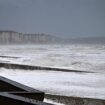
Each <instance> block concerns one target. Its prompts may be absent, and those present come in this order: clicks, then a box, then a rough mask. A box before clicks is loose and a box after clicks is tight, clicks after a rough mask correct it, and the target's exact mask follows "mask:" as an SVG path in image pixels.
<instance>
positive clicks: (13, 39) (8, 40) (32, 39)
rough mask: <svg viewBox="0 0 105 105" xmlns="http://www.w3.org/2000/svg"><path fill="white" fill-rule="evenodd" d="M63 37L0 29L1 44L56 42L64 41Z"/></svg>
mask: <svg viewBox="0 0 105 105" xmlns="http://www.w3.org/2000/svg"><path fill="white" fill-rule="evenodd" d="M64 42H66V41H64V40H63V39H61V38H58V37H56V36H51V35H46V34H23V33H18V32H14V31H0V44H34V43H35V44H49V43H52V44H55V43H64Z"/></svg>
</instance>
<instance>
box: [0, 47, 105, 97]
mask: <svg viewBox="0 0 105 105" xmlns="http://www.w3.org/2000/svg"><path fill="white" fill-rule="evenodd" d="M0 56H1V57H0V62H10V63H20V64H28V65H40V66H50V67H60V68H69V69H77V70H86V71H94V72H95V73H67V72H57V71H56V72H55V71H30V70H27V71H24V70H12V69H11V70H8V69H5V68H1V69H0V75H2V76H5V77H8V78H10V79H13V80H15V81H18V82H20V83H23V84H25V85H29V86H31V87H34V88H36V89H38V90H41V91H44V92H46V93H50V94H59V95H65V96H79V97H88V98H89V97H90V98H99V99H105V46H104V45H93V46H88V45H30V46H0ZM3 56H4V57H3ZM6 56H9V57H6ZM12 57H13V58H12ZM15 57H18V58H15Z"/></svg>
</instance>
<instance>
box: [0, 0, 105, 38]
mask: <svg viewBox="0 0 105 105" xmlns="http://www.w3.org/2000/svg"><path fill="white" fill-rule="evenodd" d="M0 30H14V31H18V32H23V33H46V34H51V35H58V36H64V37H82V36H84V37H85V36H105V0H0Z"/></svg>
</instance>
